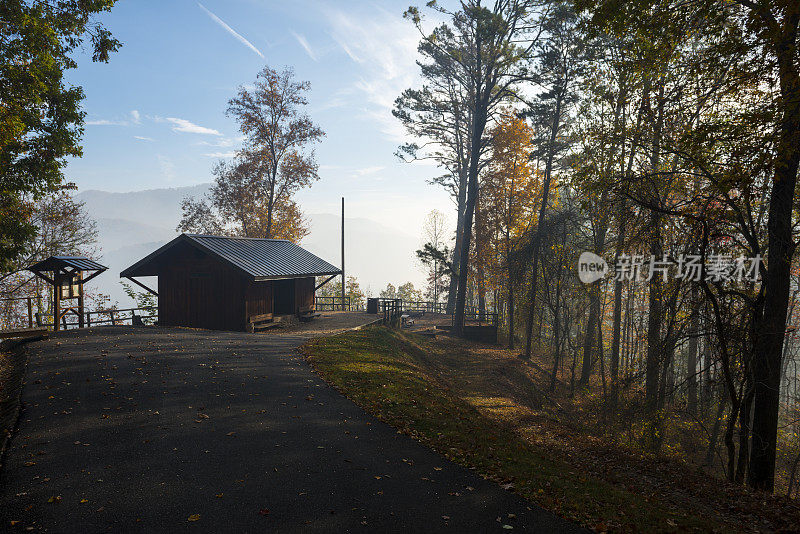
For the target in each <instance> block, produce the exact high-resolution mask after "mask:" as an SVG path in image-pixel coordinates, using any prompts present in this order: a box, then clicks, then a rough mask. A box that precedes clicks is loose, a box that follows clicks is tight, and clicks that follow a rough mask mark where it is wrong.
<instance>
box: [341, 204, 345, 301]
mask: <svg viewBox="0 0 800 534" xmlns="http://www.w3.org/2000/svg"><path fill="white" fill-rule="evenodd" d="M344 286H345V277H344V197H342V310H344V295H345V287H344Z"/></svg>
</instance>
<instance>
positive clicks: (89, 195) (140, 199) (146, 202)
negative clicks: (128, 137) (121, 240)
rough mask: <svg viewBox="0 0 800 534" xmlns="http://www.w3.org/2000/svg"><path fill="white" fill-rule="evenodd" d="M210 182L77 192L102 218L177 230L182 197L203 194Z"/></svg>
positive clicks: (92, 211) (96, 214)
mask: <svg viewBox="0 0 800 534" xmlns="http://www.w3.org/2000/svg"><path fill="white" fill-rule="evenodd" d="M209 187H211V184H200V185H193V186H188V187H174V188H169V189H148V190H145V191H131V192H128V193H110V192H108V191H98V190H94V189H90V190H87V191H82V192H80V193H78V194H77V195H76V199H77V200H80V201H81V202H84V203H85V204H86V209H87V211H88V212H89V213H90V214H91V215H92V217H94V218H95V220H99V219H119V220H128V221H137V222H142V223H146V224H150V225H155V226H160V227H162V228H169V229H171V230H173V231H174V230H175V227H176V226H177V225H178V222H179V221H180V220H181V209H180V205H181V200H183V199H184V198H185V197H189V196H194V197H201V196H203V195H204V194H205V193H206V192H207V191H208V189H209Z"/></svg>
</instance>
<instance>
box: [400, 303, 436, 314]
mask: <svg viewBox="0 0 800 534" xmlns="http://www.w3.org/2000/svg"><path fill="white" fill-rule="evenodd" d="M402 302H403V303H402V307H403V311H405V312H412V313H419V312H425V313H447V303H445V302H432V301H427V300H404V301H402Z"/></svg>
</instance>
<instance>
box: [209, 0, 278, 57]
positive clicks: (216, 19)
mask: <svg viewBox="0 0 800 534" xmlns="http://www.w3.org/2000/svg"><path fill="white" fill-rule="evenodd" d="M197 5H198V6H200V9H202V10H203V11H205V12H206V13H207V14H208V16H209V17H211V20H213V21H214V22H216V23H217V24H219V25H220V26H221V27H222V29H224V30H225V31H226V32H228V33H229V34H231V35H233V37H234V38H235V39H236V40H237V41H239V42H240V43H242V44H243V45H245V46H246V47H247V48H249V49H250V50H252V51H253V52H255V53H256V54H258V55H259V56H261V57H262V58H263V57H264V54H262V53H261V50H259V49H258V48H256V47H255V46H253V43H251V42H250V41H248V40H247V39H245V38H244V37H243V36H242V35H241V34H239V33H238V32H237V31H236V30H234V29H233V28H231V27H230V26H228V25H227V24H225V22H224V21H223V20H222V19H221V18H219V17H218V16H216V15H215V14H214V13H212V12H211V11H209V10H208V9H206V6H204V5H203V4H201V3H199V2H198V4H197Z"/></svg>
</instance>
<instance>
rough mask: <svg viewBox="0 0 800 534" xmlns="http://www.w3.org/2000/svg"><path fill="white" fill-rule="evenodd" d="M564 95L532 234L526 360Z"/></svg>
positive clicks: (555, 120)
mask: <svg viewBox="0 0 800 534" xmlns="http://www.w3.org/2000/svg"><path fill="white" fill-rule="evenodd" d="M563 97H564V95H563V94H562V93H561V92H559V94H558V96H557V97H556V106H555V110H554V112H553V124H552V126H551V128H550V143H549V144H548V147H547V161H546V163H545V168H544V182H543V184H542V204H541V206H540V207H539V218H538V219H537V220H536V231H535V233H534V235H533V261H532V262H531V263H532V265H531V290H530V303H529V308H528V322H527V325H526V332H525V352H524V353H523V355H522V357H523V358H524V359H526V360H529V359H530V358H531V343H532V341H533V339H532V338H533V320H534V316H535V313H536V283H537V281H538V276H539V245H540V243H541V233H540V230H541V228H542V224H543V223H544V217H545V214H546V212H547V201H548V195H549V193H550V182H551V180H552V173H553V159H554V158H555V146H556V138H557V136H558V129H559V126H560V124H561V101H562V99H563Z"/></svg>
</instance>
